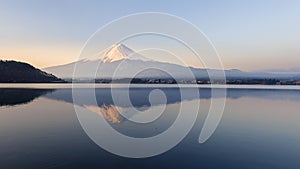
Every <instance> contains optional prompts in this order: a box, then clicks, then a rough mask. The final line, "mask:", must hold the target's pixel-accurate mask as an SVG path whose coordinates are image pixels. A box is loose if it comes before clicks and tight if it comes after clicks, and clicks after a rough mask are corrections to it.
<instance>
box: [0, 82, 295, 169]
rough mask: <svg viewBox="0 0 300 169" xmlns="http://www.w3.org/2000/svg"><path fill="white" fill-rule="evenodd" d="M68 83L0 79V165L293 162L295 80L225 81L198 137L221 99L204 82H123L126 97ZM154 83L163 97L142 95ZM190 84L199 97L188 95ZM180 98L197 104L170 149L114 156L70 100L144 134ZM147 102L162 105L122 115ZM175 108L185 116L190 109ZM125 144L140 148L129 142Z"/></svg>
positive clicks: (112, 167)
mask: <svg viewBox="0 0 300 169" xmlns="http://www.w3.org/2000/svg"><path fill="white" fill-rule="evenodd" d="M71 87H72V86H71V85H70V84H1V85H0V93H1V95H0V168H1V169H2V168H3V169H16V168H29V169H31V168H38V169H44V168H45V169H46V168H47V169H48V168H58V169H60V168H61V169H66V168H74V169H76V168H88V169H94V168H95V169H96V168H97V169H98V168H104V169H134V168H137V169H138V168H139V169H141V168H146V169H148V168H149V169H150V168H151V169H154V168H155V169H159V168H165V169H169V168H170V169H171V168H172V169H173V168H187V169H189V168H195V169H199V168H218V169H235V168H236V169H241V168H242V169H246V168H249V169H276V168H278V169H282V168H285V169H288V168H290V169H295V168H299V167H300V111H299V110H300V88H299V86H298V87H297V86H229V88H228V89H227V95H226V105H225V108H224V113H223V116H222V119H221V121H220V123H219V125H218V126H217V128H216V130H215V131H214V133H213V134H212V135H211V137H210V138H209V139H208V140H207V141H206V142H204V143H202V144H200V143H199V141H198V139H199V135H200V133H201V130H202V128H203V125H204V123H205V119H206V118H207V116H208V111H209V108H210V105H211V104H212V103H211V101H212V99H224V98H222V97H223V96H213V95H212V93H211V90H212V89H211V88H210V86H193V85H186V87H185V88H183V89H182V90H183V91H184V92H185V93H187V95H186V96H184V97H182V96H181V94H180V90H179V89H178V88H176V86H174V85H169V86H166V85H150V86H149V85H136V86H133V87H132V88H130V90H129V99H130V101H131V103H130V104H129V103H128V102H127V101H126V100H125V99H124V100H123V98H122V97H124V96H125V95H126V93H124V92H125V91H124V90H126V89H124V86H122V85H115V86H113V87H112V86H110V85H99V84H98V85H96V88H95V89H94V88H93V87H94V86H93V85H88V84H78V85H75V86H74V87H75V88H76V91H77V92H78V93H79V94H80V95H79V96H80V99H77V100H76V101H75V100H73V98H72V88H71ZM223 87H224V86H216V88H223ZM111 88H115V90H114V92H115V94H116V95H117V96H118V97H119V99H118V102H117V103H116V102H115V101H114V99H113V97H112V93H111ZM157 89H158V90H157ZM153 90H156V91H159V92H163V93H164V94H165V95H164V96H165V98H166V100H161V98H160V96H161V95H160V94H161V93H157V94H158V95H154V98H152V99H153V100H151V99H149V98H150V97H149V95H151V92H152V91H153ZM195 91H197V92H199V94H200V96H199V97H194V94H193V93H194V92H195ZM91 93H92V94H95V98H96V104H95V103H94V102H93V101H92V100H90V99H89V97H88V96H90V95H91ZM164 101H165V102H164ZM181 104H184V105H186V106H187V107H188V106H190V107H191V108H192V107H193V106H194V105H200V108H199V112H198V115H197V118H196V119H195V120H196V121H195V124H193V127H192V129H191V131H190V132H189V133H188V134H187V136H186V137H184V139H183V140H182V141H181V142H180V143H179V144H178V145H176V146H175V147H174V148H172V149H170V150H169V151H167V152H165V153H162V154H159V155H157V156H153V157H149V158H140V159H135V158H126V157H121V156H118V155H115V154H112V153H110V152H108V151H106V150H105V149H103V148H101V147H99V146H98V145H97V144H95V142H94V141H93V140H92V139H91V138H90V137H89V136H88V134H87V133H86V132H85V130H84V129H83V128H82V126H81V124H80V121H79V120H78V118H77V117H78V115H77V114H76V112H75V109H74V106H76V107H80V108H84V109H86V110H88V111H89V112H90V113H91V114H93V116H95V117H96V118H102V119H104V120H105V121H107V122H108V123H109V124H110V125H111V126H112V127H113V128H114V129H115V130H117V131H118V132H120V133H122V134H124V135H127V136H130V137H137V138H147V137H152V136H155V135H158V134H161V133H163V132H164V131H165V130H167V129H169V128H170V126H171V125H172V124H173V122H174V121H175V120H176V118H177V116H178V113H179V112H178V110H179V109H180V106H181ZM150 107H151V108H153V109H151V110H154V111H153V112H152V113H154V114H155V113H156V112H155V110H157V111H159V110H161V109H162V110H163V113H162V114H158V115H155V117H156V116H157V118H155V119H154V121H152V122H148V123H136V122H132V121H130V120H129V119H127V118H132V119H138V117H139V116H140V114H139V113H138V112H135V111H136V110H138V111H141V112H143V111H147V110H149V109H150ZM191 111H192V110H191ZM182 113H185V114H186V116H189V109H186V110H185V111H184V112H182ZM124 114H125V116H124ZM150 117H151V118H154V116H150ZM175 134H176V133H174V135H175ZM99 137H105V136H99ZM111 141H112V143H113V142H115V141H114V140H111ZM117 146H120V147H122V145H117ZM123 146H125V145H123ZM149 146H150V147H151V146H152V147H153V148H154V147H156V146H159V145H149ZM127 148H130V149H132V151H135V152H136V151H138V152H143V151H146V148H145V150H144V149H139V148H136V147H134V146H132V147H127Z"/></svg>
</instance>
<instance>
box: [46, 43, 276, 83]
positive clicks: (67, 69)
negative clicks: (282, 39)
mask: <svg viewBox="0 0 300 169" xmlns="http://www.w3.org/2000/svg"><path fill="white" fill-rule="evenodd" d="M75 65H76V77H75V78H87V79H96V78H99V79H101V78H112V77H113V78H115V79H116V78H133V77H134V78H170V77H173V78H174V79H194V77H196V78H197V79H201V78H203V79H208V78H209V76H208V70H209V72H210V73H211V74H212V75H214V76H217V75H220V73H222V70H216V69H202V68H193V67H186V66H181V65H177V64H172V63H166V62H159V61H155V60H151V59H148V58H146V57H144V56H142V55H140V54H138V53H136V52H134V51H133V50H132V49H130V48H128V47H127V46H125V45H123V44H117V45H113V46H112V47H111V48H110V49H109V50H108V51H106V52H105V53H104V54H103V56H102V57H99V58H96V59H93V60H92V59H90V60H88V59H84V60H79V61H77V62H73V63H69V64H66V65H60V66H54V67H48V68H45V69H44V70H45V71H47V72H50V73H52V74H54V75H56V76H59V77H62V78H72V77H73V72H74V67H75ZM225 75H226V77H227V79H240V78H242V79H245V78H258V79H261V78H262V79H263V78H276V75H275V74H271V73H267V72H244V71H240V70H237V69H232V70H225Z"/></svg>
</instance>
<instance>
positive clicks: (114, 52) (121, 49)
mask: <svg viewBox="0 0 300 169" xmlns="http://www.w3.org/2000/svg"><path fill="white" fill-rule="evenodd" d="M122 59H129V60H142V61H148V60H149V59H147V58H145V57H144V56H142V55H140V54H138V53H136V52H134V51H133V50H132V49H130V48H128V47H127V46H125V45H123V44H115V45H113V46H112V47H111V48H110V49H109V50H108V51H107V52H106V53H105V54H104V57H103V59H102V61H103V62H104V63H108V62H115V61H119V60H122Z"/></svg>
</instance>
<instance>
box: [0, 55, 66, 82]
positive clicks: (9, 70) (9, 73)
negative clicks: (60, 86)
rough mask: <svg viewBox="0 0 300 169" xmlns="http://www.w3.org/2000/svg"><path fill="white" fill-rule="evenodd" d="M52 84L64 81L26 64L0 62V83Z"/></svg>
mask: <svg viewBox="0 0 300 169" xmlns="http://www.w3.org/2000/svg"><path fill="white" fill-rule="evenodd" d="M52 82H64V81H63V80H62V79H60V78H57V77H55V76H54V75H52V74H49V73H46V72H44V71H41V70H39V69H37V68H35V67H33V66H32V65H30V64H27V63H23V62H17V61H3V60H0V83H52Z"/></svg>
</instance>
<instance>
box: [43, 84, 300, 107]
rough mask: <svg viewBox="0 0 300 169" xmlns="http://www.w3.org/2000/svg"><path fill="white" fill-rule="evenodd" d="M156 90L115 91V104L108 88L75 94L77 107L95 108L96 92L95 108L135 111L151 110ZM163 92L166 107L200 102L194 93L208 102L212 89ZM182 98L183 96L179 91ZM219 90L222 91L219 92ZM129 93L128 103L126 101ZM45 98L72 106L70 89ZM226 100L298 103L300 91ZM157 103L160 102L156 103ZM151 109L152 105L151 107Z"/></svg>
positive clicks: (248, 92) (236, 94)
mask: <svg viewBox="0 0 300 169" xmlns="http://www.w3.org/2000/svg"><path fill="white" fill-rule="evenodd" d="M154 89H158V88H131V89H129V92H128V89H125V88H115V89H113V90H114V93H116V94H117V101H118V102H117V103H116V102H114V100H113V98H112V93H111V89H110V88H98V89H76V90H77V91H76V93H77V94H78V95H79V96H80V98H78V99H76V101H77V102H76V103H74V104H77V105H81V106H83V105H95V103H94V101H93V98H90V96H92V93H93V92H94V91H95V94H96V99H97V105H95V106H98V105H99V106H102V105H116V106H118V107H132V106H134V107H136V108H145V107H149V106H151V104H150V102H149V94H150V92H151V91H152V90H154ZM159 89H160V90H162V91H163V92H164V94H165V96H166V98H167V102H166V103H167V104H172V103H177V102H181V101H185V100H194V99H199V98H195V96H196V95H195V94H194V92H195V90H196V91H199V95H200V99H211V98H212V94H211V91H212V90H211V89H209V88H201V89H190V88H183V89H179V88H159ZM180 90H181V91H183V92H184V93H185V94H184V96H182V95H181V94H180V92H181V91H180ZM218 90H220V89H215V95H214V97H213V98H221V97H223V96H222V95H221V94H219V93H218ZM221 90H222V89H221ZM128 93H129V98H130V102H128V100H127V101H126V99H123V100H122V98H126V97H127V95H128ZM45 97H47V98H50V99H55V100H62V101H65V102H69V103H73V99H72V89H59V90H56V91H55V92H53V93H48V94H46V95H45ZM226 97H227V98H231V99H238V98H242V97H252V98H260V99H268V100H282V99H283V100H289V101H300V90H273V89H227V96H226ZM158 100H159V99H158ZM159 104H164V103H160V102H155V105H159ZM152 106H153V105H152Z"/></svg>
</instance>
